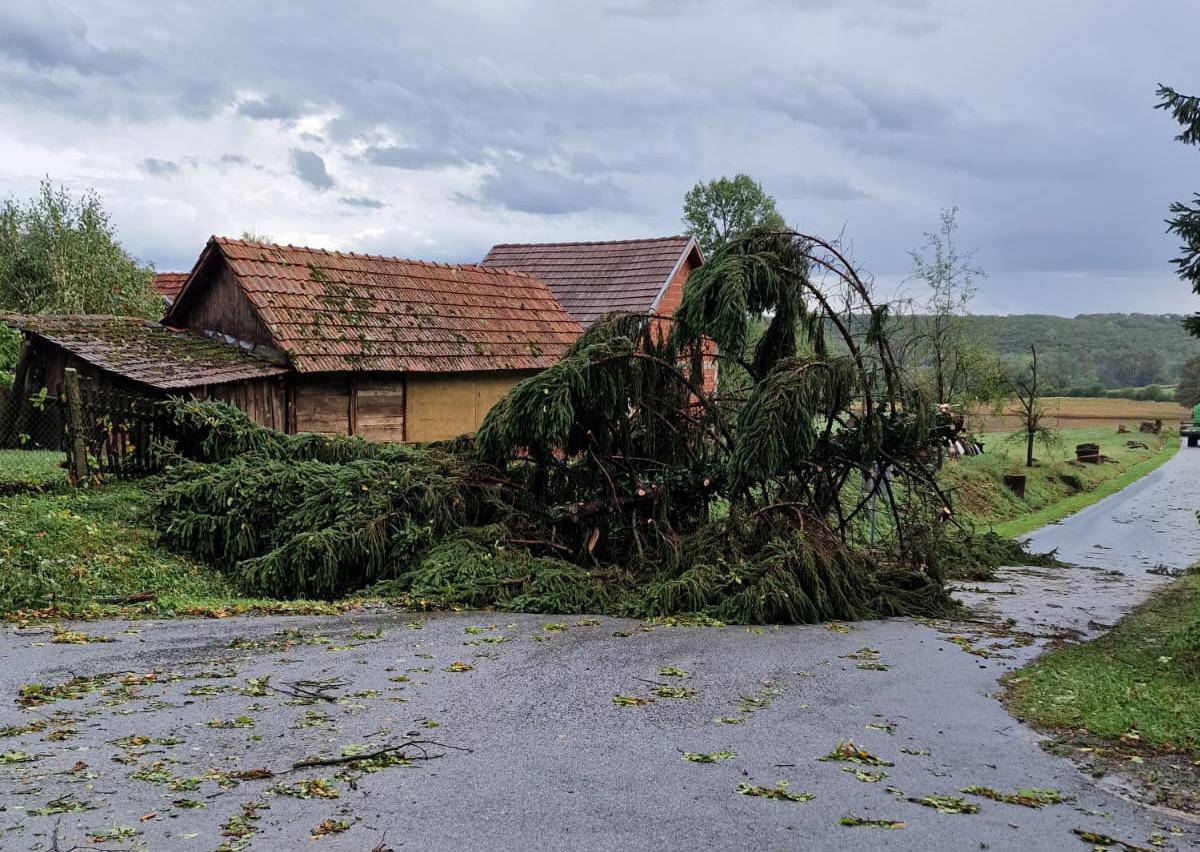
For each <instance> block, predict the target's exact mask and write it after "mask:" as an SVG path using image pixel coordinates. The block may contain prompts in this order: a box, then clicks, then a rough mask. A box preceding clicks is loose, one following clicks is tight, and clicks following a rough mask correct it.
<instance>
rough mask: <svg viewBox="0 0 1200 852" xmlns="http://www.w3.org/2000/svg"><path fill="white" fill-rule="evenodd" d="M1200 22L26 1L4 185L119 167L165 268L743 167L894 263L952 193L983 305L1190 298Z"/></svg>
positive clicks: (754, 5)
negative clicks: (213, 253)
mask: <svg viewBox="0 0 1200 852" xmlns="http://www.w3.org/2000/svg"><path fill="white" fill-rule="evenodd" d="M1151 8H1152V9H1153V13H1152V14H1151V11H1150V10H1151ZM1197 32H1200V3H1198V2H1196V0H1155V2H1153V3H1135V2H1132V0H1127V2H1099V3H1098V2H1095V1H1094V0H1055V2H1049V3H1047V2H1045V0H1005V2H980V0H957V2H954V1H953V0H945V2H941V0H687V1H686V2H684V0H579V1H578V2H576V0H544V2H533V0H524V2H523V1H522V0H453V2H436V0H433V2H425V3H409V2H388V0H376V2H365V1H364V2H342V3H327V2H320V3H318V2H315V0H313V1H312V2H306V0H286V2H256V3H243V2H232V0H203V2H195V1H194V0H190V1H189V2H180V0H156V2H154V3H144V2H132V0H127V2H117V0H86V2H84V0H64V2H43V0H19V2H6V3H4V4H3V8H0V195H9V194H12V195H17V196H27V195H29V194H31V193H32V192H33V191H34V190H35V189H36V186H37V182H38V180H39V178H41V177H42V176H43V175H49V176H50V177H51V178H53V179H54V180H55V181H61V182H63V183H65V184H67V185H68V186H69V187H71V188H72V189H74V190H82V189H84V188H86V187H95V188H96V189H97V190H99V191H100V193H101V194H102V195H103V197H104V199H105V201H106V203H107V205H108V207H109V209H110V210H111V211H112V213H113V217H114V220H115V222H116V225H117V228H118V230H119V233H120V235H121V238H122V240H123V242H124V243H125V245H126V247H127V248H128V249H129V250H130V251H131V252H133V253H134V254H135V255H137V256H138V257H139V258H142V259H144V260H148V261H153V262H154V264H155V265H156V266H157V268H158V269H159V270H164V271H165V270H176V269H180V270H186V269H189V268H190V267H191V265H192V263H193V262H194V260H195V258H196V256H197V255H198V254H199V251H200V249H201V247H202V246H203V244H204V241H205V239H206V238H207V237H208V236H209V235H210V234H225V235H233V236H236V235H239V234H240V233H241V232H242V231H243V230H246V229H248V228H249V229H253V230H254V231H256V232H258V233H263V234H267V235H269V236H271V237H272V238H274V239H275V240H277V241H281V242H293V243H296V244H307V245H315V246H321V247H327V248H336V249H342V250H353V251H366V252H371V253H379V254H389V255H399V256H405V257H416V258H422V259H430V260H446V261H475V260H478V259H479V258H481V257H482V256H483V254H484V253H485V252H486V251H487V249H488V247H489V246H490V245H491V244H492V243H494V242H520V241H533V240H578V239H618V238H629V237H642V236H661V235H666V234H672V233H678V232H679V231H680V230H681V229H682V226H681V224H680V222H679V214H680V202H681V199H682V196H683V194H684V192H685V191H686V190H687V189H688V188H689V187H690V186H691V185H692V184H693V183H695V182H696V181H697V180H700V179H708V178H712V177H716V176H719V175H722V174H728V175H732V174H734V173H737V172H739V171H740V172H746V173H748V174H750V175H752V176H753V177H755V178H756V179H758V180H759V181H761V182H762V183H763V185H764V187H765V188H766V189H767V190H768V191H769V192H771V193H772V194H773V195H775V197H776V199H777V200H778V204H779V208H780V211H781V212H782V213H783V214H784V216H785V217H786V218H787V220H788V221H789V222H790V223H791V224H793V225H795V226H798V227H801V228H803V229H807V230H810V231H813V232H816V233H819V234H822V235H836V234H838V233H841V232H844V233H845V235H846V236H847V237H848V238H849V239H851V240H852V241H853V246H854V254H855V257H856V259H857V260H858V261H859V263H861V264H862V265H863V266H864V267H865V268H866V269H868V270H870V271H871V272H873V273H874V274H875V276H876V277H877V279H878V280H879V282H880V284H881V286H882V287H885V288H893V287H895V286H896V284H897V282H900V281H902V280H903V279H904V278H905V276H906V274H907V272H908V270H909V269H910V268H911V262H910V259H909V257H908V250H909V249H910V248H913V247H915V246H918V245H919V244H920V243H921V242H922V233H923V232H924V231H927V230H930V229H932V228H934V227H935V226H936V225H937V220H938V211H939V208H941V207H943V206H949V205H957V206H958V207H959V209H960V215H959V221H960V226H961V231H960V241H961V243H962V244H963V245H964V246H965V247H976V248H977V249H978V254H977V255H976V258H975V259H976V262H977V264H978V265H979V266H981V267H983V268H984V269H985V270H987V271H988V273H989V278H988V279H987V280H986V281H985V282H983V283H982V285H981V287H980V292H979V295H978V297H977V299H976V302H975V304H974V310H975V311H976V312H979V313H984V312H1006V313H1014V312H1026V311H1028V312H1052V313H1060V314H1065V315H1073V314H1075V313H1079V312H1094V311H1110V310H1111V311H1141V312H1147V313H1157V312H1179V313H1183V312H1190V311H1193V310H1196V309H1198V308H1200V299H1195V298H1193V297H1192V296H1191V295H1190V294H1189V293H1188V291H1187V288H1186V287H1185V286H1184V285H1183V284H1182V283H1180V282H1179V281H1178V280H1177V279H1175V278H1174V277H1173V275H1172V269H1171V267H1170V265H1169V260H1170V258H1171V257H1173V256H1174V251H1175V244H1174V241H1173V240H1172V239H1171V238H1169V237H1168V236H1167V235H1165V234H1164V226H1163V219H1164V217H1165V216H1166V215H1167V207H1168V205H1169V204H1170V202H1171V201H1173V200H1184V199H1187V198H1189V197H1190V196H1191V193H1192V192H1193V191H1196V190H1200V150H1196V149H1188V148H1185V147H1184V146H1182V145H1180V144H1179V143H1176V142H1173V141H1172V137H1173V135H1174V133H1175V132H1176V128H1175V125H1174V124H1173V123H1172V122H1171V120H1170V119H1169V117H1168V116H1166V115H1165V114H1164V113H1162V112H1159V111H1155V110H1154V109H1153V108H1152V107H1153V105H1154V102H1155V98H1154V89H1155V85H1156V83H1157V82H1159V81H1163V82H1166V83H1169V84H1172V85H1174V86H1176V87H1177V88H1180V89H1182V90H1188V91H1200V62H1197V58H1196V44H1195V36H1196V33H1197Z"/></svg>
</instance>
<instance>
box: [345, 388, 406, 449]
mask: <svg viewBox="0 0 1200 852" xmlns="http://www.w3.org/2000/svg"><path fill="white" fill-rule="evenodd" d="M353 394H354V412H355V417H354V434H355V435H360V436H361V437H363V438H365V439H366V440H368V441H391V442H394V443H399V442H401V441H404V440H405V439H406V435H405V431H404V415H405V387H404V376H403V375H397V376H386V377H379V378H355V379H354V382H353Z"/></svg>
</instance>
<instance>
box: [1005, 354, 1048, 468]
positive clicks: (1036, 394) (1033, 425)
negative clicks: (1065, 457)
mask: <svg viewBox="0 0 1200 852" xmlns="http://www.w3.org/2000/svg"><path fill="white" fill-rule="evenodd" d="M1029 355H1030V358H1029V363H1028V364H1026V365H1025V366H1024V367H1023V368H1022V369H1020V370H1018V371H1016V372H1015V373H1013V375H1012V376H1011V377H1010V378H1009V390H1010V392H1011V394H1012V397H1013V400H1014V402H1015V408H1013V410H1012V411H1010V412H1009V413H1010V414H1015V415H1017V416H1018V417H1020V418H1021V430H1020V431H1019V432H1015V433H1013V435H1014V437H1018V438H1023V439H1024V441H1025V467H1033V444H1034V442H1035V441H1037V442H1038V443H1040V444H1042V446H1044V447H1053V446H1056V445H1057V444H1058V443H1059V440H1060V438H1059V436H1058V433H1057V432H1055V431H1054V430H1053V429H1051V428H1050V427H1048V426H1046V425H1045V423H1044V421H1045V419H1046V401H1045V396H1044V393H1045V391H1044V390H1043V388H1042V386H1041V383H1040V376H1039V375H1038V354H1037V347H1035V346H1030V347H1029Z"/></svg>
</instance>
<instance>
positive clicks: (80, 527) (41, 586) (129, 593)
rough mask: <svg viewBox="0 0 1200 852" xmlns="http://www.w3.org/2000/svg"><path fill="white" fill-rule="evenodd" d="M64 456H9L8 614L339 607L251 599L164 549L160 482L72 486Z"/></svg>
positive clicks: (2, 475)
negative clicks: (156, 521) (154, 517)
mask: <svg viewBox="0 0 1200 852" xmlns="http://www.w3.org/2000/svg"><path fill="white" fill-rule="evenodd" d="M62 458H63V454H62V453H49V452H27V451H20V450H6V451H3V452H0V613H3V614H6V615H8V616H9V617H18V618H19V617H24V616H37V615H44V616H56V617H57V616H62V617H66V616H82V617H95V616H102V615H106V614H121V615H170V614H190V615H203V616H220V615H226V614H233V613H237V612H243V611H270V612H335V611H337V609H338V608H337V607H334V606H331V605H329V604H323V603H310V602H305V601H298V602H297V601H292V602H284V603H281V602H277V601H263V600H254V599H246V598H243V597H241V596H240V595H239V593H238V590H237V589H236V588H234V587H233V586H232V585H231V584H230V582H229V581H228V580H227V579H226V578H225V577H224V576H223V575H222V574H220V573H219V572H217V571H214V570H213V569H212V568H211V567H208V566H205V565H201V564H199V563H196V562H194V561H192V560H190V559H187V558H186V557H181V556H177V555H175V554H173V553H170V552H169V551H167V550H165V549H163V548H161V547H159V546H158V544H157V534H156V533H155V531H154V529H153V528H152V526H151V524H150V518H149V514H150V511H151V508H152V506H153V503H154V499H155V498H154V494H153V493H152V485H153V483H152V482H116V481H114V482H111V483H109V484H107V485H105V486H104V487H103V488H100V489H96V490H74V489H70V488H67V486H66V474H65V472H64V471H63V470H62V468H61V467H60V466H59V463H60V462H61V461H62ZM147 485H149V486H151V487H149V488H148V487H147ZM151 596H152V597H153V599H152V600H142V601H138V602H137V603H135V604H127V603H124V602H123V601H124V600H125V599H128V598H131V597H141V598H150V597H151ZM118 601H122V602H118Z"/></svg>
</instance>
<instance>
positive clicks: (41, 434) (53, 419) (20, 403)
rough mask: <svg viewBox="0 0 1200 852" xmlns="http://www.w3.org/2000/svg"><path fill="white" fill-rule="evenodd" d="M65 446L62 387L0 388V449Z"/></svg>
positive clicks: (61, 447)
mask: <svg viewBox="0 0 1200 852" xmlns="http://www.w3.org/2000/svg"><path fill="white" fill-rule="evenodd" d="M66 447H67V415H66V399H65V397H64V396H63V392H62V389H61V388H59V387H54V388H46V387H42V388H38V389H37V390H36V391H33V392H29V391H28V390H25V389H22V390H18V389H16V388H0V450H63V451H65V450H66Z"/></svg>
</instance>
